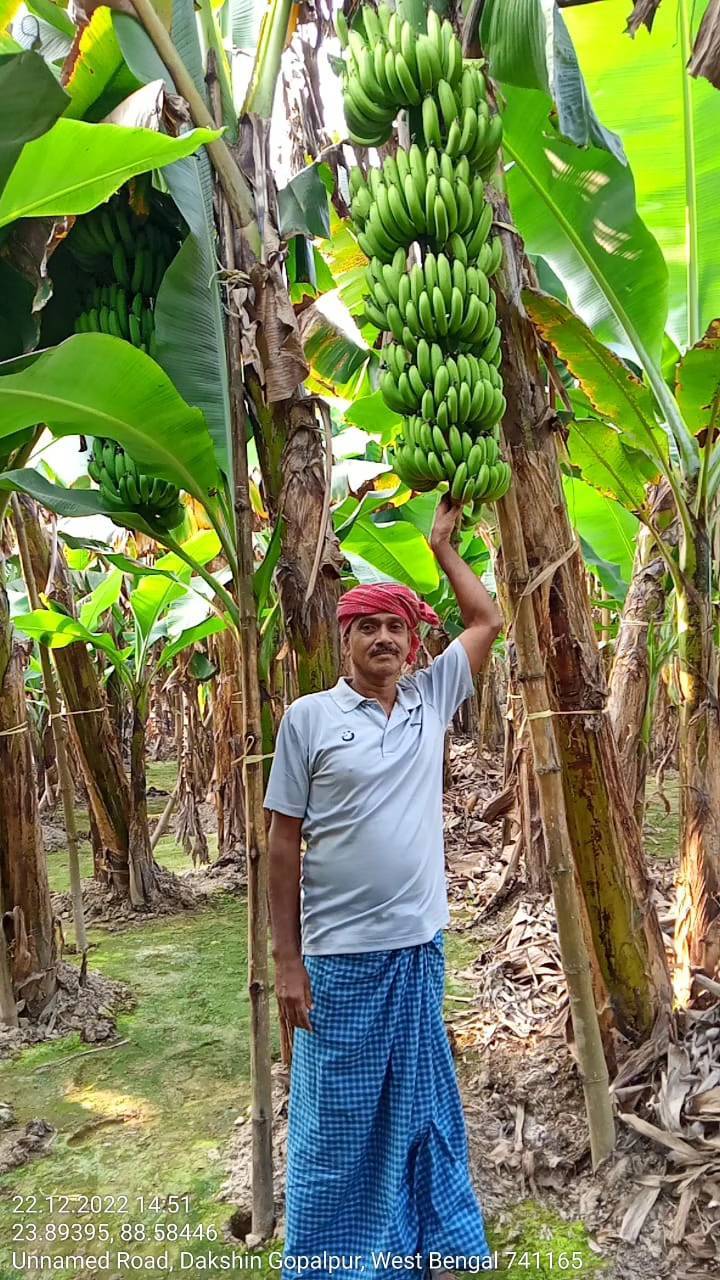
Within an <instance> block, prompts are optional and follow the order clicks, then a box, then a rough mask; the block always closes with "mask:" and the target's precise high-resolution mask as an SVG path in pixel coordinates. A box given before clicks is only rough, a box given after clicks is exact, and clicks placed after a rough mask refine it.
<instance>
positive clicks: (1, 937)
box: [0, 577, 57, 1022]
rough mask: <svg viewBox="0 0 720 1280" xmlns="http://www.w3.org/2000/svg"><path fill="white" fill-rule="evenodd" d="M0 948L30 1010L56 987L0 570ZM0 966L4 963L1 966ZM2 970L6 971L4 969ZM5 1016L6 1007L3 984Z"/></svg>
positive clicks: (23, 709)
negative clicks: (0, 907) (0, 910)
mask: <svg viewBox="0 0 720 1280" xmlns="http://www.w3.org/2000/svg"><path fill="white" fill-rule="evenodd" d="M0 901H1V902H2V906H3V911H2V916H1V917H0V929H1V930H2V932H1V933H0V947H1V948H2V949H3V952H4V951H5V947H6V946H9V959H10V964H9V969H10V978H11V982H12V988H13V995H14V998H15V999H16V1000H17V1001H24V1002H25V1007H26V1009H27V1011H28V1013H29V1014H30V1016H31V1017H36V1016H37V1015H38V1014H39V1013H41V1012H42V1010H43V1008H44V1007H45V1005H46V1004H47V1002H48V1000H49V999H50V998H51V997H52V995H53V993H54V992H55V989H56V986H57V952H56V947H55V937H54V933H53V917H52V908H51V905H50V886H49V883H48V874H47V861H46V858H45V852H44V849H43V840H42V830H41V827H40V817H39V813H38V800H37V790H36V786H35V767H34V762H33V755H32V748H31V745H30V734H29V731H28V714H27V705H26V702H25V680H24V673H23V664H22V658H21V654H20V651H19V649H18V648H16V646H15V645H14V642H13V632H12V626H11V623H10V609H9V605H8V598H7V595H6V593H5V588H4V585H3V581H2V577H0ZM0 967H1V968H2V969H3V970H5V969H6V966H5V965H2V966H0ZM6 976H7V974H6ZM4 997H5V998H4V1001H3V1003H4V1005H5V1006H6V1007H5V1015H6V1017H7V1018H8V1019H9V1021H10V1022H12V1007H11V1001H10V999H9V997H8V992H7V990H6V989H5V990H4Z"/></svg>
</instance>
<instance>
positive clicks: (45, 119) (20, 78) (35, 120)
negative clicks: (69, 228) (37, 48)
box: [0, 52, 68, 189]
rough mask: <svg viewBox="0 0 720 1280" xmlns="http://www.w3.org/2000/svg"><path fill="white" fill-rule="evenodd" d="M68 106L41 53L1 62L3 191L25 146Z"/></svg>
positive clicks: (0, 167) (0, 173)
mask: <svg viewBox="0 0 720 1280" xmlns="http://www.w3.org/2000/svg"><path fill="white" fill-rule="evenodd" d="M67 105H68V96H67V94H66V93H65V91H64V89H61V88H60V85H59V84H58V82H57V80H56V79H55V77H54V75H53V74H52V72H51V70H50V68H49V67H47V66H46V65H45V63H44V62H43V60H42V58H41V57H40V54H39V53H32V52H30V53H18V54H15V55H14V56H12V57H8V58H3V59H2V61H0V189H2V187H4V185H5V183H6V182H7V179H8V177H9V175H10V173H11V172H12V170H13V168H14V166H15V164H16V162H17V160H18V158H19V156H20V154H21V152H22V149H23V147H24V146H25V145H26V144H27V143H29V142H32V141H33V140H34V139H35V138H39V137H41V136H42V135H43V134H44V133H46V132H47V130H48V129H50V128H51V127H52V125H54V123H55V121H56V120H57V118H58V116H60V115H62V113H63V111H64V110H65V108H66V106H67Z"/></svg>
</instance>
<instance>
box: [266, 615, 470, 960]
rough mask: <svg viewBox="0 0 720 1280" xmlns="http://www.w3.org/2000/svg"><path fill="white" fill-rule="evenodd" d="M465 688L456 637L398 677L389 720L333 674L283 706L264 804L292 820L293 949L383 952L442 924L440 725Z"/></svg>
mask: <svg viewBox="0 0 720 1280" xmlns="http://www.w3.org/2000/svg"><path fill="white" fill-rule="evenodd" d="M472 692H473V680H472V672H471V670H470V662H469V660H468V656H467V653H466V652H465V649H464V647H463V645H462V644H461V643H460V640H459V639H458V640H453V641H452V643H451V644H450V645H448V647H447V649H446V650H445V652H444V653H442V654H440V656H439V657H437V658H435V660H434V662H433V663H432V664H431V666H429V667H427V668H425V669H423V670H421V671H417V672H415V673H414V674H413V675H410V676H404V677H402V679H401V680H400V681H399V682H398V688H397V696H396V700H395V705H394V707H393V709H392V713H391V715H390V716H389V717H388V716H387V715H386V714H385V711H384V709H383V707H381V705H380V703H379V702H378V701H377V700H376V699H375V698H364V697H362V695H361V694H359V693H357V692H356V691H355V690H354V689H353V688H352V686H351V685H349V684H348V683H347V680H345V679H344V678H341V679H340V680H338V682H337V684H336V685H335V687H334V688H332V689H328V690H326V691H325V692H323V693H311V694H307V695H306V696H305V697H303V698H298V699H297V701H295V702H293V703H292V705H291V706H290V707H289V708H288V710H287V711H286V713H285V715H284V717H283V720H282V723H281V725H280V730H279V733H278V738H277V743H276V748H275V757H274V759H273V763H272V768H271V770H270V778H269V781H268V787H267V791H266V794H265V808H266V809H274V810H277V812H278V813H285V814H289V815H290V816H291V817H295V818H302V819H303V824H302V834H303V837H304V839H305V841H306V851H305V854H304V857H303V860H302V877H301V923H302V949H303V952H304V953H306V954H308V955H334V954H342V953H347V952H357V951H384V950H386V949H388V948H393V949H395V948H398V947H409V946H414V945H415V944H416V943H421V942H429V941H430V939H431V938H432V937H434V935H435V933H436V932H437V930H438V929H441V928H445V927H446V926H447V924H448V923H449V912H448V900H447V884H446V880H445V852H444V846H443V813H442V774H443V742H444V735H445V729H446V727H447V725H448V724H449V723H450V721H451V719H452V717H453V715H454V714H455V712H456V711H457V709H458V707H459V706H460V704H461V703H462V702H464V701H465V699H466V698H467V697H469V696H470V694H471V693H472Z"/></svg>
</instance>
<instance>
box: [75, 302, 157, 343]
mask: <svg viewBox="0 0 720 1280" xmlns="http://www.w3.org/2000/svg"><path fill="white" fill-rule="evenodd" d="M75 332H76V333H110V334H112V335H113V337H115V338H124V339H125V341H126V342H132V344H133V346H134V347H139V348H140V350H141V351H147V353H148V355H151V356H152V357H153V358H154V357H155V349H156V346H157V343H156V340H155V317H154V315H153V310H152V306H151V304H150V303H149V302H148V301H147V300H146V299H145V298H144V297H143V295H142V293H136V294H135V295H134V297H131V296H130V295H129V294H128V293H127V292H126V291H125V289H123V288H122V287H121V286H120V285H119V284H104V285H98V286H97V288H95V289H94V290H93V292H92V293H91V295H90V297H89V299H88V305H87V307H86V309H85V311H83V312H81V314H80V315H79V316H78V317H77V319H76V320H75Z"/></svg>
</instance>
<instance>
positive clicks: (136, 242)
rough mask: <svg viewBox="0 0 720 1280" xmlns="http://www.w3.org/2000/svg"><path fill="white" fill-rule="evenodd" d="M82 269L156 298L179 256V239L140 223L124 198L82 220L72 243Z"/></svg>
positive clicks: (73, 252)
mask: <svg viewBox="0 0 720 1280" xmlns="http://www.w3.org/2000/svg"><path fill="white" fill-rule="evenodd" d="M68 244H69V247H70V249H71V251H72V254H73V257H74V258H75V259H76V261H77V262H78V263H79V265H80V266H81V267H82V268H83V269H84V270H85V271H87V272H88V273H89V274H90V275H92V276H94V277H95V278H96V279H98V280H103V281H110V280H115V281H116V282H117V283H118V284H119V285H121V286H122V288H123V289H127V290H129V292H130V293H133V294H135V293H141V294H143V295H144V297H146V298H152V297H155V295H156V293H157V291H158V289H159V288H160V282H161V280H162V278H163V276H164V275H165V272H166V271H167V268H168V267H169V265H170V263H171V262H172V259H173V258H174V256H175V254H176V252H177V242H176V240H175V238H174V237H173V236H172V235H171V234H170V233H169V232H167V231H166V230H165V229H164V228H163V227H158V226H156V225H155V224H154V223H153V222H152V221H150V220H149V219H147V220H145V221H143V220H141V219H139V218H138V217H137V216H136V215H135V214H134V213H133V212H132V211H131V210H130V207H129V205H127V203H126V202H125V201H124V200H122V199H121V198H120V197H115V198H114V199H113V200H112V201H108V202H107V203H106V204H104V205H101V206H100V208H98V209H93V211H92V213H88V214H86V215H85V216H84V217H82V218H78V219H77V221H76V223H75V226H74V227H73V229H72V232H71V233H70V236H69V240H68Z"/></svg>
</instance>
